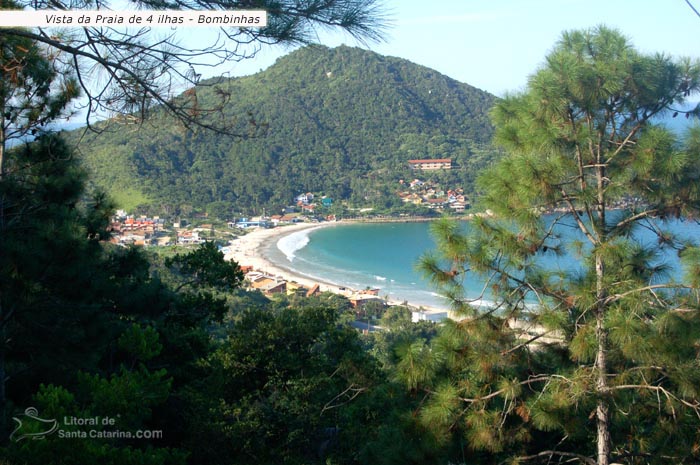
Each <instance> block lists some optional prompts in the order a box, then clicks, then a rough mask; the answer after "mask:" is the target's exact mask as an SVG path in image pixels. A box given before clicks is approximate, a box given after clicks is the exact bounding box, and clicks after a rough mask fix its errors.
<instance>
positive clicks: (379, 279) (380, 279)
mask: <svg viewBox="0 0 700 465" xmlns="http://www.w3.org/2000/svg"><path fill="white" fill-rule="evenodd" d="M374 279H376V280H377V281H386V278H385V277H384V276H375V277H374ZM392 281H393V279H392Z"/></svg>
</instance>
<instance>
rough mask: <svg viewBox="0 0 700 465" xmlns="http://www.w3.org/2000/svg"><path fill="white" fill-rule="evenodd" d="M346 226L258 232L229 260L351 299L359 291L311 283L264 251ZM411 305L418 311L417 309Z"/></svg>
mask: <svg viewBox="0 0 700 465" xmlns="http://www.w3.org/2000/svg"><path fill="white" fill-rule="evenodd" d="M339 224H342V223H321V224H318V223H299V224H293V225H286V226H279V227H276V228H271V229H262V228H259V229H255V230H253V231H251V232H249V233H247V234H246V235H244V236H241V237H239V238H238V239H236V240H235V241H233V243H232V244H231V245H230V246H229V252H228V253H227V254H226V255H225V258H226V259H227V260H234V261H236V262H237V263H238V264H239V265H240V266H242V267H245V266H251V267H252V268H253V269H254V270H255V271H260V272H263V273H265V274H267V275H271V276H275V277H278V278H280V279H282V280H284V281H288V282H297V283H299V284H301V285H303V286H305V287H309V288H310V287H312V286H314V285H316V284H318V285H319V290H320V291H321V292H325V291H329V292H333V293H335V294H340V295H344V296H350V295H352V294H354V293H357V292H358V290H357V289H351V288H346V287H340V286H338V285H335V284H332V283H328V282H325V281H323V280H317V279H311V278H309V277H307V276H304V275H300V274H299V273H297V272H295V271H294V270H292V269H289V268H287V267H285V266H280V265H279V264H277V263H272V262H271V261H270V260H268V259H267V257H265V254H264V250H265V249H266V248H267V247H269V246H270V244H272V243H273V242H276V241H278V240H280V239H281V238H282V237H284V236H286V235H288V234H292V233H294V232H297V231H301V230H304V229H309V230H310V229H317V228H327V227H333V226H337V225H339ZM388 303H389V304H390V305H399V304H402V302H399V301H388ZM409 305H410V306H412V307H418V306H417V305H411V304H410V302H409ZM421 307H422V308H424V309H426V310H434V311H445V310H446V309H440V308H435V307H430V306H426V305H422V306H421Z"/></svg>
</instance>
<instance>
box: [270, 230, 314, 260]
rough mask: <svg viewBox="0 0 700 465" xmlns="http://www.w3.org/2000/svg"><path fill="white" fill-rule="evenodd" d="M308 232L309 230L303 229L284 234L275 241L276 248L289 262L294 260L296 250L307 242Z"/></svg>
mask: <svg viewBox="0 0 700 465" xmlns="http://www.w3.org/2000/svg"><path fill="white" fill-rule="evenodd" d="M309 232H311V231H310V230H308V229H305V230H302V231H297V232H295V233H292V234H290V235H288V236H284V237H283V238H282V239H280V240H279V241H277V248H278V249H279V250H280V252H282V253H283V254H284V256H285V257H287V260H289V261H290V262H291V261H293V260H294V257H296V252H297V251H298V250H301V249H303V248H304V247H306V245H307V244H308V243H309Z"/></svg>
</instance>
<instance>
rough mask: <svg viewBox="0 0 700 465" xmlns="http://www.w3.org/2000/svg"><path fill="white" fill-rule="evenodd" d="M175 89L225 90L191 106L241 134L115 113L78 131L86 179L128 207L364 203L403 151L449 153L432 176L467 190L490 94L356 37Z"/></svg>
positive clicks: (402, 162)
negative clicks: (326, 199) (97, 130)
mask: <svg viewBox="0 0 700 465" xmlns="http://www.w3.org/2000/svg"><path fill="white" fill-rule="evenodd" d="M179 98H181V99H191V100H192V101H193V102H196V105H199V106H201V107H202V108H211V107H214V106H221V105H220V104H221V102H225V103H226V104H225V105H224V106H223V113H222V114H214V113H212V114H206V115H203V116H202V117H203V118H205V119H206V118H208V119H210V120H212V124H214V122H213V120H215V119H229V120H231V121H233V120H236V121H238V122H239V124H240V125H241V128H240V129H241V131H239V132H244V131H249V133H250V135H251V137H249V138H246V139H243V140H241V139H240V138H238V139H236V138H232V137H226V136H222V135H216V134H212V133H211V132H207V131H191V130H188V129H186V128H184V127H183V126H182V125H180V124H177V123H176V122H175V120H173V119H172V118H171V117H169V116H164V115H160V116H156V117H154V118H152V119H151V120H149V121H147V122H146V123H145V124H144V125H143V126H141V127H140V128H139V129H138V130H135V129H133V128H124V127H118V126H117V125H116V123H115V124H112V125H111V127H110V128H108V129H107V131H105V132H103V133H101V134H87V135H86V136H85V137H84V138H83V139H82V140H81V142H80V145H79V149H80V152H81V153H82V157H83V160H84V161H85V164H86V165H87V167H88V168H89V169H90V171H91V174H92V176H93V179H94V182H95V183H96V184H98V185H100V186H102V187H104V188H106V189H107V190H108V191H109V192H110V193H112V194H114V195H115V197H116V198H117V200H118V201H120V203H122V205H123V206H125V207H127V208H128V207H133V206H135V205H137V204H140V203H143V204H149V205H151V209H152V210H158V209H160V212H164V213H168V212H171V213H174V212H177V211H179V209H180V208H181V206H182V205H189V206H191V207H194V208H195V209H202V210H204V209H205V208H206V206H207V205H208V204H210V203H212V202H222V201H223V202H227V203H228V204H230V211H232V212H233V211H237V212H248V213H255V212H260V211H261V209H262V208H263V207H267V208H268V210H267V211H268V212H269V211H279V209H281V208H283V207H285V206H287V205H289V204H290V203H292V201H293V198H294V196H295V195H298V194H299V193H302V192H308V191H310V192H314V193H322V194H324V195H328V196H330V197H332V198H334V199H339V200H350V201H351V202H352V204H354V205H358V206H360V205H367V206H373V202H375V203H376V202H379V201H380V199H385V198H386V197H387V196H391V195H392V194H394V193H395V191H396V190H397V189H398V181H399V180H400V179H412V178H413V177H414V176H415V174H414V173H411V171H410V169H409V166H408V163H407V162H408V160H410V159H415V158H452V159H453V162H454V165H455V166H454V167H455V169H453V170H452V172H451V173H449V174H447V173H442V176H443V177H444V179H443V181H444V182H445V183H447V184H451V185H453V186H459V187H463V188H464V189H465V190H466V191H467V192H473V184H472V180H473V176H474V172H475V171H476V169H477V168H479V167H482V166H484V165H485V164H487V162H488V161H489V160H490V159H491V158H492V156H493V152H494V151H493V149H491V148H490V145H489V143H490V140H491V135H492V132H493V129H492V126H491V124H490V123H489V121H488V116H487V114H488V111H489V109H490V108H491V106H492V104H493V102H494V97H493V96H492V95H490V94H488V93H486V92H483V91H481V90H478V89H475V88H473V87H471V86H469V85H467V84H463V83H459V82H457V81H454V80H452V79H450V78H448V77H446V76H444V75H441V74H439V73H438V72H436V71H433V70H431V69H428V68H425V67H422V66H419V65H416V64H413V63H411V62H409V61H406V60H403V59H399V58H392V57H385V56H381V55H378V54H376V53H373V52H369V51H366V50H363V49H359V48H351V47H346V46H341V47H338V48H334V49H332V48H327V47H323V46H309V47H305V48H302V49H299V50H297V51H295V52H293V53H291V54H289V55H287V56H285V57H283V58H280V59H279V60H278V61H277V62H276V63H275V64H274V65H273V66H272V67H270V68H269V69H267V70H265V71H262V72H260V73H257V74H255V75H252V76H248V77H242V78H235V79H224V78H216V79H210V80H208V81H205V82H202V83H201V84H200V85H198V86H197V87H195V88H193V89H191V90H190V91H188V92H186V93H185V94H183V95H182V96H180V97H179ZM240 115H247V118H244V119H245V121H244V120H242V119H241V118H239V117H240ZM251 128H253V129H252V131H251ZM74 141H77V134H76V137H75V138H74Z"/></svg>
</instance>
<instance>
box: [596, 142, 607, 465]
mask: <svg viewBox="0 0 700 465" xmlns="http://www.w3.org/2000/svg"><path fill="white" fill-rule="evenodd" d="M597 159H598V168H597V169H596V178H597V184H598V185H597V190H598V199H597V205H596V211H597V213H598V218H597V223H598V224H597V228H596V229H597V230H598V231H597V236H598V238H597V239H598V244H597V246H600V245H601V244H604V243H605V242H606V240H607V233H606V224H605V223H606V220H605V167H604V166H602V165H601V161H602V160H601V159H600V151H598V156H597ZM595 274H596V313H595V315H596V328H595V335H596V341H597V342H598V350H597V354H596V359H595V365H594V369H595V373H596V394H597V396H598V400H597V405H596V412H595V417H596V442H597V452H598V453H597V457H596V462H597V464H598V465H609V463H610V410H609V407H608V399H607V397H608V393H609V388H608V379H607V375H608V362H607V351H608V333H607V330H606V329H605V310H606V304H605V298H606V296H607V292H606V289H605V281H604V277H605V263H604V262H603V257H602V254H601V251H600V250H597V251H596V254H595Z"/></svg>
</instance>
